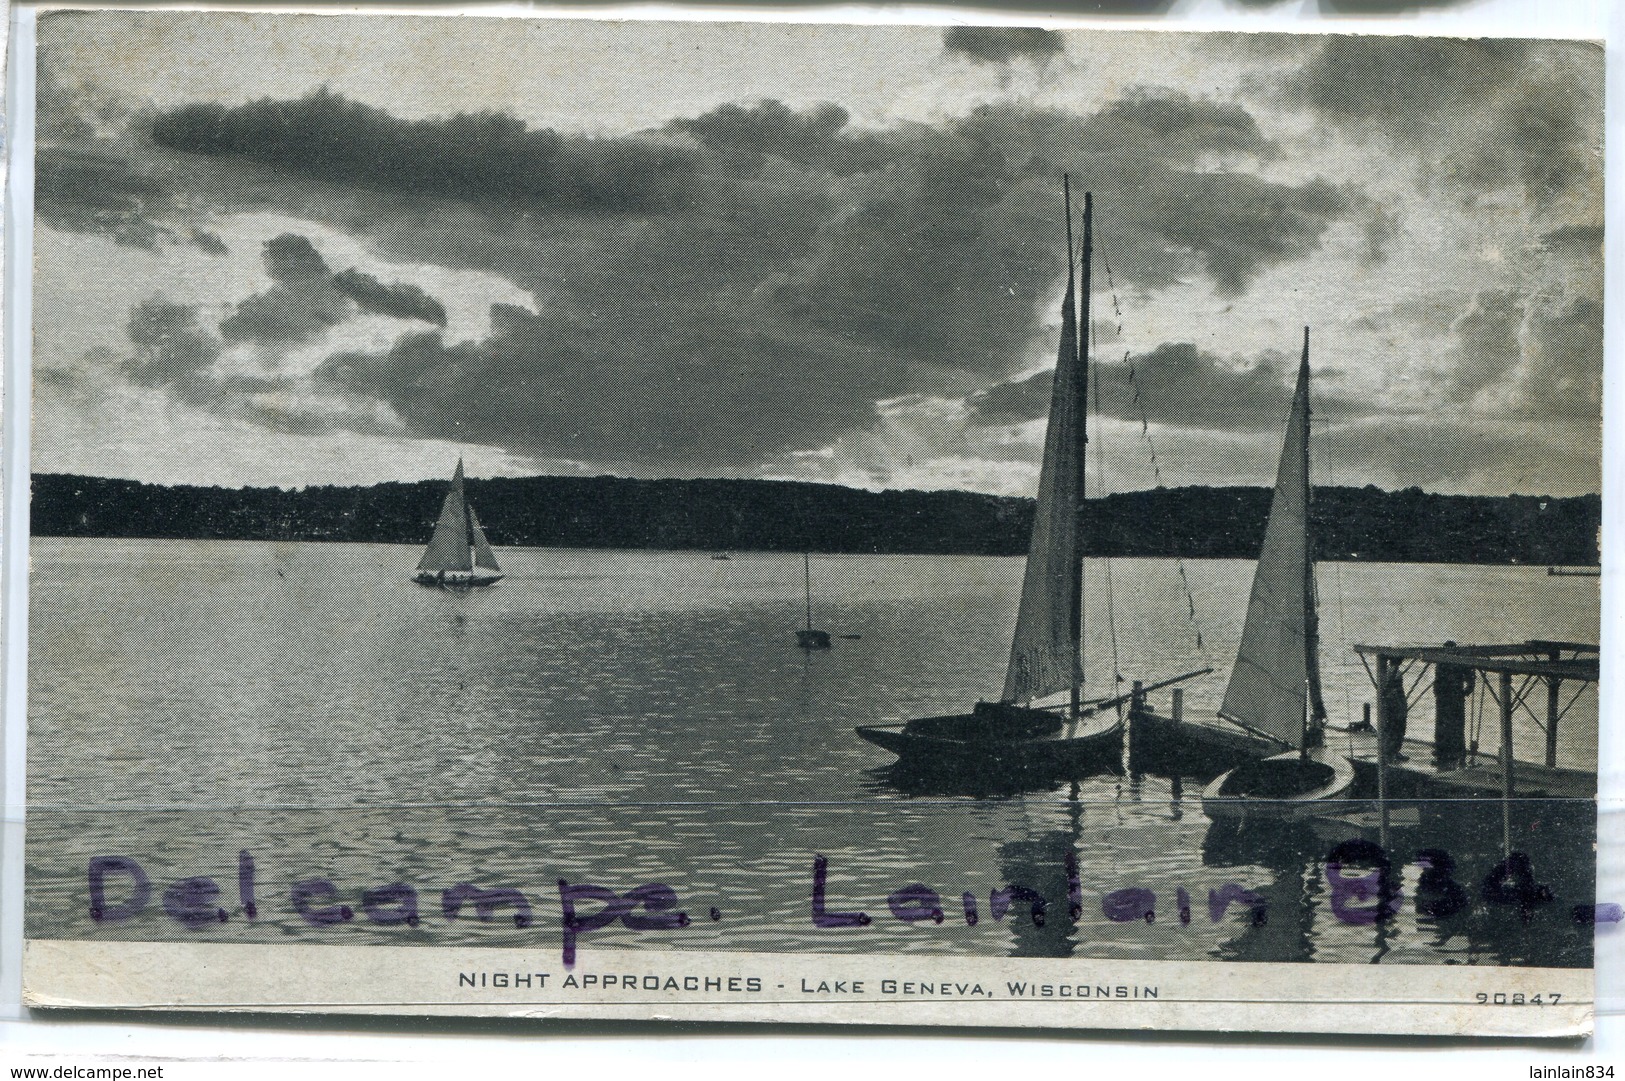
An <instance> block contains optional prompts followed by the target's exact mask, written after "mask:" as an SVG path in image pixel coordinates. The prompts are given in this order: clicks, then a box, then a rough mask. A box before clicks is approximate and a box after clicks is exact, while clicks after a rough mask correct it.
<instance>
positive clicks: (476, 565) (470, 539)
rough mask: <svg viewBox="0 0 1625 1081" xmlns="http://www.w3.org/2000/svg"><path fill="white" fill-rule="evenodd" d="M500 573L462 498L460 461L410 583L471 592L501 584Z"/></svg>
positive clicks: (483, 535) (460, 460) (492, 553)
mask: <svg viewBox="0 0 1625 1081" xmlns="http://www.w3.org/2000/svg"><path fill="white" fill-rule="evenodd" d="M482 571H488V572H490V573H481V572H482ZM501 572H502V568H501V567H499V566H497V557H496V554H495V553H494V552H492V551H491V542H490V541H488V540H486V539H485V530H483V529H481V528H480V520H479V518H478V517H477V516H476V515H475V514H474V508H473V507H472V506H470V505H469V502H468V499H467V498H466V497H465V496H464V494H463V460H462V459H461V458H459V459H457V472H455V473H453V474H452V477H451V490H450V491H448V492H447V493H446V500H445V502H444V503H442V504H441V505H440V520H439V521H438V522H436V523H435V527H434V536H432V537H430V538H429V547H428V548H427V549H426V550H425V551H424V553H423V558H422V559H420V560H419V561H418V568H417V573H416V574H415V575H414V576H413V581H415V582H417V583H418V585H421V586H434V587H437V588H440V589H473V588H475V587H477V586H488V585H494V584H495V583H497V582H499V581H501V580H502V577H503V575H502V573H501Z"/></svg>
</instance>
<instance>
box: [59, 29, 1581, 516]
mask: <svg viewBox="0 0 1625 1081" xmlns="http://www.w3.org/2000/svg"><path fill="white" fill-rule="evenodd" d="M380 21H381V20H380V19H378V18H376V17H375V18H370V19H367V18H355V17H336V16H335V17H323V16H291V15H244V14H222V13H213V14H204V13H196V12H178V11H177V12H144V13H143V12H133V13H132V12H103V13H61V14H47V15H43V16H41V19H40V25H39V31H38V33H39V68H38V81H39V96H38V105H39V109H38V121H37V133H36V138H37V166H36V167H37V176H38V189H37V196H36V216H37V228H36V232H35V239H36V260H35V282H34V293H35V300H34V312H35V365H34V398H35V401H34V416H35V435H34V451H33V455H34V457H33V464H34V468H35V469H36V470H40V471H52V472H67V471H71V472H79V473H89V474H97V475H103V476H122V477H134V478H137V479H141V480H147V481H160V482H171V483H174V482H188V483H211V484H228V485H237V484H277V485H284V486H300V485H305V484H313V483H369V482H373V481H378V480H387V479H416V478H422V477H438V476H443V475H445V474H447V473H448V472H449V470H450V466H451V463H452V461H453V460H454V458H455V457H456V456H457V455H458V454H459V453H461V454H464V455H466V457H467V458H468V460H469V467H470V472H471V473H472V474H474V475H491V474H499V473H500V474H516V475H522V474H531V473H540V472H555V473H556V472H568V473H589V474H597V473H617V474H623V475H632V476H747V477H793V478H803V479H813V480H828V481H836V482H839V483H845V484H854V485H861V486H865V487H894V488H895V487H916V488H943V487H953V488H969V489H975V490H982V491H992V492H1006V493H1022V494H1030V492H1031V491H1032V490H1033V488H1034V487H1035V485H1036V474H1037V457H1038V452H1039V448H1040V447H1041V445H1042V441H1043V430H1042V429H1043V421H1042V413H1043V411H1044V409H1045V407H1046V398H1047V381H1046V380H1047V374H1046V373H1047V369H1048V367H1049V366H1050V365H1051V364H1053V360H1054V350H1055V339H1056V335H1057V332H1058V320H1059V316H1058V309H1059V295H1060V292H1061V288H1062V282H1063V280H1064V274H1065V242H1064V239H1063V231H1062V230H1063V226H1064V219H1063V216H1062V213H1061V202H1060V177H1061V174H1062V173H1063V172H1065V173H1070V174H1071V176H1072V178H1073V183H1074V186H1075V188H1077V189H1080V190H1081V189H1088V190H1090V191H1092V192H1093V193H1094V198H1095V205H1096V227H1097V231H1096V249H1095V261H1094V266H1095V284H1096V289H1095V294H1094V333H1095V339H1096V355H1097V357H1099V359H1100V360H1101V361H1102V363H1101V365H1100V369H1099V381H1100V390H1101V395H1100V411H1101V413H1102V416H1101V418H1100V420H1099V421H1098V422H1097V424H1096V431H1097V432H1098V433H1099V437H1098V440H1097V443H1098V447H1099V449H1100V450H1101V452H1102V453H1103V455H1104V462H1103V469H1104V473H1105V477H1106V483H1107V485H1108V486H1109V487H1111V488H1116V489H1128V488H1143V487H1148V486H1150V485H1151V484H1153V483H1156V481H1157V479H1158V477H1159V476H1160V479H1161V480H1162V481H1163V482H1165V483H1168V484H1194V483H1217V484H1224V483H1249V484H1252V483H1264V482H1267V480H1268V478H1269V474H1270V472H1271V470H1272V468H1273V465H1274V461H1275V459H1276V458H1277V456H1278V454H1279V440H1280V433H1281V430H1282V427H1283V425H1284V419H1285V409H1286V404H1287V399H1288V393H1289V390H1288V380H1289V378H1290V375H1291V373H1292V370H1293V367H1292V366H1293V364H1294V363H1295V355H1296V350H1297V347H1298V343H1299V342H1300V340H1301V335H1302V328H1303V326H1305V325H1310V326H1312V327H1313V340H1314V347H1313V348H1314V352H1313V358H1312V359H1313V365H1314V372H1315V380H1314V384H1313V390H1312V393H1313V398H1314V401H1315V403H1316V408H1317V411H1318V416H1317V420H1316V431H1315V462H1316V465H1315V470H1316V474H1317V477H1316V479H1317V481H1318V482H1320V483H1336V484H1367V483H1371V484H1377V485H1380V486H1383V487H1401V486H1408V485H1413V484H1414V485H1421V486H1422V487H1424V488H1428V489H1432V490H1437V491H1446V492H1482V493H1492V494H1504V493H1507V492H1513V491H1517V492H1529V493H1546V494H1571V493H1577V492H1587V491H1595V490H1597V488H1598V484H1599V480H1598V472H1599V466H1598V457H1599V444H1600V398H1601V374H1602V257H1601V242H1602V172H1601V171H1602V157H1601V143H1602V73H1603V63H1602V61H1603V53H1602V50H1601V48H1600V47H1596V46H1591V45H1584V44H1578V43H1572V42H1569V43H1562V42H1556V43H1539V42H1527V41H1506V40H1502V41H1470V40H1446V39H1418V38H1373V37H1355V36H1336V37H1308V36H1299V37H1287V36H1280V35H1274V36H1257V35H1254V36H1245V35H1235V34H1208V35H1198V34H1178V33H1147V32H1140V33H1128V32H1115V33H1112V32H1101V31H1088V32H1085V31H1063V32H1048V31H1038V30H1019V29H988V28H953V29H946V30H945V29H944V28H941V27H926V28H898V27H873V26H871V27H834V26H815V25H772V24H716V23H712V24H686V23H634V22H608V21H605V22H588V21H526V22H518V21H510V20H499V19H482V18H429V17H422V18H409V17H399V18H394V19H392V20H391V23H390V25H389V28H388V30H387V32H386V31H383V30H381V29H380ZM1130 363H1132V365H1133V368H1134V373H1135V379H1134V381H1133V383H1137V385H1138V388H1139V391H1140V394H1139V404H1136V403H1135V400H1134V394H1133V389H1134V386H1133V383H1131V380H1130V379H1129V377H1128V370H1129V364H1130ZM1142 410H1143V416H1142ZM1153 448H1154V451H1155V460H1156V463H1157V472H1154V471H1153V467H1152V457H1151V453H1152V450H1153Z"/></svg>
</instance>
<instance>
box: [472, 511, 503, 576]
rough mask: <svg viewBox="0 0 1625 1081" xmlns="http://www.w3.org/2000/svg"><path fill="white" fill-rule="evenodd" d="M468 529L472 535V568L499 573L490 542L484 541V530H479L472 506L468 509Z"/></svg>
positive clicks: (477, 519) (478, 520)
mask: <svg viewBox="0 0 1625 1081" xmlns="http://www.w3.org/2000/svg"><path fill="white" fill-rule="evenodd" d="M468 527H469V529H470V530H472V531H473V534H474V566H476V567H484V568H485V569H486V570H489V571H499V570H501V569H502V568H501V567H499V566H497V557H496V553H495V552H493V551H491V542H490V541H488V540H486V539H485V530H483V529H481V528H480V519H479V516H478V515H476V514H475V513H474V508H473V506H472V505H470V506H469V508H468Z"/></svg>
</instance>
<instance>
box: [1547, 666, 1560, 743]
mask: <svg viewBox="0 0 1625 1081" xmlns="http://www.w3.org/2000/svg"><path fill="white" fill-rule="evenodd" d="M1546 656H1547V659H1549V660H1551V661H1552V662H1553V663H1556V662H1557V661H1558V660H1559V659H1560V658H1561V657H1562V653H1560V652H1559V651H1558V650H1555V649H1554V650H1552V651H1550V652H1549V653H1547V654H1546ZM1562 686H1563V681H1562V680H1561V679H1559V678H1558V677H1557V676H1547V677H1546V764H1547V765H1548V766H1555V765H1557V715H1558V714H1559V713H1561V712H1562V710H1561V709H1559V708H1558V707H1559V702H1560V695H1561V693H1562V692H1561V690H1560V688H1561V687H1562Z"/></svg>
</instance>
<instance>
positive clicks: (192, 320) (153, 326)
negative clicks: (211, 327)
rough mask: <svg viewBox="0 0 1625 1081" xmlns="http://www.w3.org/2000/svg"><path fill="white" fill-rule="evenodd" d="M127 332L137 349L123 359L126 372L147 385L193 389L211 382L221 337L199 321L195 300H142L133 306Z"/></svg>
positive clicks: (137, 381) (218, 354)
mask: <svg viewBox="0 0 1625 1081" xmlns="http://www.w3.org/2000/svg"><path fill="white" fill-rule="evenodd" d="M128 332H129V335H130V341H131V343H132V344H134V346H135V350H136V351H135V355H134V356H133V357H130V358H129V359H128V360H126V361H125V362H124V365H123V367H124V372H125V374H126V375H128V376H129V377H130V379H131V380H132V381H133V382H136V383H139V384H140V385H141V386H144V387H176V388H182V389H183V390H186V391H190V390H191V389H193V388H196V387H199V386H201V385H203V384H205V383H207V382H208V372H209V369H210V368H212V367H213V366H214V362H215V361H216V360H218V359H219V358H220V350H221V344H220V339H218V338H216V337H215V336H214V335H212V334H210V333H209V332H208V331H206V330H204V329H203V327H201V326H200V325H199V324H198V310H197V305H195V304H173V303H170V302H169V301H166V300H162V299H158V298H154V299H152V300H146V301H142V302H141V303H140V304H137V305H136V306H135V307H134V308H132V309H131V310H130V322H129V325H128Z"/></svg>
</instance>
